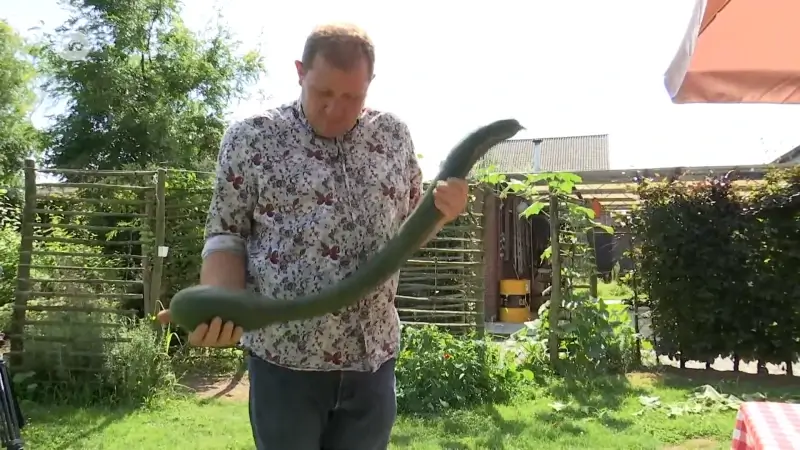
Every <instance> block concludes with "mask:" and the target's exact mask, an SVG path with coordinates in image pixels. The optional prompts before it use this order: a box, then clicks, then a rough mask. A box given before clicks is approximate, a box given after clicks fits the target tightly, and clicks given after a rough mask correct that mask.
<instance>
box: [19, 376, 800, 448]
mask: <svg viewBox="0 0 800 450" xmlns="http://www.w3.org/2000/svg"><path fill="white" fill-rule="evenodd" d="M707 376H708V375H707V374H703V373H701V372H693V375H692V377H691V378H687V377H686V376H684V375H680V376H678V375H674V374H634V375H631V376H629V377H628V378H627V379H624V378H621V379H618V380H616V381H613V382H612V381H608V382H605V383H604V384H603V386H599V387H594V388H587V387H583V388H578V387H574V386H565V385H557V386H552V387H549V388H539V389H536V390H535V393H532V394H529V395H527V396H526V397H527V398H524V399H520V400H519V401H517V402H515V403H514V404H513V405H499V406H488V407H485V408H479V409H476V410H469V411H451V412H449V413H446V414H443V415H441V416H438V417H429V418H412V417H401V418H400V419H399V420H398V423H397V426H396V428H395V431H394V435H393V438H392V446H391V448H394V449H417V450H422V449H509V450H510V449H542V450H546V449H575V448H585V449H604V448H621V449H659V448H674V449H680V448H683V449H698V448H703V449H709V448H728V445H729V441H730V435H731V432H732V430H733V424H734V417H735V411H734V410H732V409H727V410H724V411H718V409H719V408H720V407H721V405H722V404H721V403H719V402H715V401H711V400H709V399H708V398H706V397H703V398H699V399H698V400H697V401H695V402H693V403H691V405H694V406H692V407H691V408H690V407H687V405H688V404H687V403H686V402H687V399H688V398H689V396H690V394H691V392H692V391H693V390H694V389H695V388H697V387H698V386H703V385H707V384H710V385H713V386H714V387H715V389H716V390H717V391H718V392H720V393H722V394H735V395H739V396H742V395H747V394H748V393H750V394H754V393H756V392H758V393H760V394H763V395H766V396H767V397H768V398H775V399H777V398H785V396H786V395H787V393H788V392H791V391H794V392H800V390H798V389H797V384H795V385H794V386H790V385H789V383H788V382H789V380H787V378H786V377H780V378H777V377H773V380H777V381H778V382H779V384H778V385H777V386H776V385H775V383H774V381H773V382H771V383H770V384H771V385H772V387H768V386H767V385H766V383H765V382H764V381H763V379H759V380H762V381H743V380H727V381H726V380H720V379H718V378H714V379H706V377H707ZM752 378H755V377H752ZM643 404H649V405H655V406H654V407H653V408H651V409H646V410H645V411H644V412H643V413H641V414H637V412H640V411H642V410H643V408H644V406H643ZM659 404H660V405H661V406H657V405H659ZM697 405H704V406H697ZM670 410H672V411H673V412H674V413H676V414H677V415H670V414H669V411H670ZM692 411H695V412H694V413H691V412H692ZM25 413H26V415H27V416H29V417H30V421H29V426H28V427H27V428H26V430H25V438H26V440H27V442H28V448H32V449H37V450H49V449H86V450H89V449H106V450H117V449H119V450H122V449H147V450H151V449H167V448H178V447H180V448H193V449H213V450H220V449H252V448H253V447H252V441H251V437H250V429H249V424H248V418H247V406H246V403H244V402H242V401H232V400H212V401H203V400H198V399H195V398H188V397H185V398H179V399H171V400H165V401H163V402H159V403H158V406H154V407H150V408H148V409H138V410H127V411H124V410H116V411H111V410H102V409H84V410H76V409H68V408H64V407H61V408H54V407H46V406H35V405H25ZM298 431H300V432H302V430H298ZM687 442H688V443H687Z"/></svg>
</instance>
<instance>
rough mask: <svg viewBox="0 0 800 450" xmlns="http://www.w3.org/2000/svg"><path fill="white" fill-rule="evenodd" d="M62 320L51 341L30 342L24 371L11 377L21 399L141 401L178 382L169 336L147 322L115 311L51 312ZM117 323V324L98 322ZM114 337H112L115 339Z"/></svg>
mask: <svg viewBox="0 0 800 450" xmlns="http://www.w3.org/2000/svg"><path fill="white" fill-rule="evenodd" d="M42 320H47V321H49V322H56V321H60V322H63V325H62V326H52V327H50V328H49V329H48V330H47V331H48V332H47V338H48V340H54V338H55V339H58V340H61V341H64V342H69V344H61V345H59V344H56V343H53V342H48V341H37V340H28V341H26V347H25V359H24V370H23V371H19V370H18V371H15V372H14V375H13V381H14V382H15V383H16V384H17V386H18V388H19V389H18V392H20V393H21V394H20V395H21V396H22V397H23V398H26V399H29V400H35V401H39V402H48V403H72V404H96V403H102V404H109V403H112V404H115V403H129V404H130V403H134V404H135V403H142V402H147V401H148V400H150V399H152V398H153V397H154V396H155V395H156V394H159V393H161V392H164V390H165V389H169V388H171V387H172V386H173V385H174V382H175V377H174V375H173V373H172V370H171V367H170V361H169V356H168V355H167V349H166V345H165V342H166V341H165V340H164V339H162V338H161V337H160V336H161V334H160V332H157V331H156V330H155V329H154V327H153V325H152V324H151V323H149V322H147V321H143V320H138V319H136V320H132V319H127V318H121V317H119V316H116V315H112V314H89V315H86V318H83V319H81V320H77V319H76V317H75V315H74V313H72V314H67V313H59V312H50V313H46V314H44V315H43V316H42ZM114 323H117V324H118V325H119V327H108V326H100V325H101V324H106V325H109V324H114ZM112 339H113V340H112Z"/></svg>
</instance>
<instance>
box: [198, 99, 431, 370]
mask: <svg viewBox="0 0 800 450" xmlns="http://www.w3.org/2000/svg"><path fill="white" fill-rule="evenodd" d="M421 184H422V173H421V171H420V168H419V164H418V162H417V159H416V155H415V152H414V146H413V143H412V141H411V137H410V135H409V131H408V127H407V126H406V125H405V124H404V123H403V122H402V121H400V120H399V119H398V118H397V117H396V116H394V115H392V114H387V113H381V112H378V111H375V110H370V109H365V110H364V111H363V113H362V116H361V118H360V119H359V121H358V124H357V125H356V126H355V127H354V128H353V129H352V130H351V131H350V132H349V133H347V134H346V135H345V136H343V137H341V138H338V139H325V138H321V137H319V136H317V135H315V134H314V133H313V131H312V129H311V127H310V125H309V124H308V122H307V121H306V118H305V116H304V114H303V111H302V108H301V106H300V103H299V101H298V102H294V103H292V104H289V105H285V106H282V107H279V108H276V109H273V110H270V111H268V112H266V113H264V114H262V115H258V116H255V117H251V118H248V119H246V120H243V121H240V122H238V123H235V124H234V125H232V126H231V127H230V128H229V129H228V130H227V131H226V133H225V136H224V137H223V139H222V144H221V148H220V152H219V160H218V166H217V174H216V182H215V187H214V192H213V197H212V200H211V206H210V208H209V214H208V220H207V224H206V245H205V248H204V250H203V254H204V257H205V256H207V255H208V254H209V253H211V252H213V251H218V250H227V251H240V252H242V254H243V255H244V256H245V257H246V260H247V265H246V267H247V289H251V290H253V291H255V292H258V293H260V294H262V295H265V296H267V297H270V298H276V299H291V298H297V297H301V296H305V295H309V294H313V293H316V292H319V291H321V290H323V289H325V288H326V287H328V286H331V285H333V284H335V283H336V282H338V281H339V280H341V279H343V278H345V277H346V276H348V275H349V274H351V273H352V272H354V271H355V270H358V268H359V267H360V266H362V265H363V264H364V263H366V262H367V261H368V260H369V259H370V257H371V256H372V255H373V254H375V253H376V252H377V251H378V250H379V249H380V248H381V247H382V246H383V245H384V244H385V243H386V242H387V241H388V240H389V239H391V238H392V237H393V236H394V235H395V234H396V232H397V231H398V229H399V227H400V225H401V224H402V222H403V221H404V220H405V218H406V217H407V216H408V215H409V213H410V212H411V211H412V210H413V209H414V208H415V207H416V206H417V203H418V202H419V199H420V194H421ZM398 278H399V275H398V274H395V275H394V276H393V277H392V278H391V279H389V280H388V281H387V282H386V283H385V284H383V285H382V286H380V287H378V288H377V289H376V290H375V291H374V292H373V293H372V294H371V295H369V296H367V297H366V298H363V299H361V300H360V301H359V302H358V303H357V304H355V305H353V306H351V307H348V308H345V309H343V310H341V311H338V312H336V313H333V314H328V315H326V316H323V317H318V318H314V319H308V320H299V321H293V322H288V323H279V324H274V325H270V326H268V327H265V328H263V329H260V330H257V331H251V332H247V333H245V335H244V337H243V338H242V343H243V345H244V346H245V347H247V348H249V349H250V350H251V351H252V352H253V353H254V354H255V355H256V356H259V357H261V358H263V359H265V360H267V361H270V362H272V363H274V364H277V365H280V366H284V367H289V368H292V369H297V370H357V371H375V370H377V369H378V368H379V367H380V366H381V365H382V364H383V363H384V362H386V361H388V360H390V359H391V358H394V357H396V356H397V351H398V347H399V342H400V323H399V319H398V316H397V311H396V309H395V307H394V297H395V294H396V292H397V283H398Z"/></svg>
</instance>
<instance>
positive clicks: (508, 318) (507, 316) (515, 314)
mask: <svg viewBox="0 0 800 450" xmlns="http://www.w3.org/2000/svg"><path fill="white" fill-rule="evenodd" d="M529 320H531V310H530V309H528V308H527V307H526V308H500V322H507V323H525V322H528V321H529Z"/></svg>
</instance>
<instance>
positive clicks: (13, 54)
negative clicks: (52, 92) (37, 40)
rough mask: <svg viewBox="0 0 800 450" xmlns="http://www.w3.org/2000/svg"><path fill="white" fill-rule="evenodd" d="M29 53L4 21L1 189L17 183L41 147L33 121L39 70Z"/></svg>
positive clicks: (0, 24)
mask: <svg viewBox="0 0 800 450" xmlns="http://www.w3.org/2000/svg"><path fill="white" fill-rule="evenodd" d="M27 53H28V48H27V45H26V44H25V42H24V40H23V39H22V37H20V35H19V34H17V33H16V32H15V31H14V29H13V28H12V27H11V26H10V25H9V24H8V23H7V22H6V21H4V20H0V186H3V185H9V184H15V183H16V182H17V181H18V180H19V175H20V170H21V169H22V161H23V159H24V158H25V157H27V156H29V155H31V154H35V153H37V152H38V151H39V150H40V148H41V140H40V137H41V136H40V134H39V133H38V131H37V130H36V128H35V127H34V126H33V124H32V123H31V120H30V113H31V112H32V111H33V108H34V103H35V101H36V95H35V94H34V92H33V81H34V78H35V76H36V71H35V70H34V66H33V63H32V62H31V61H30V60H29V59H26V57H27Z"/></svg>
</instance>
